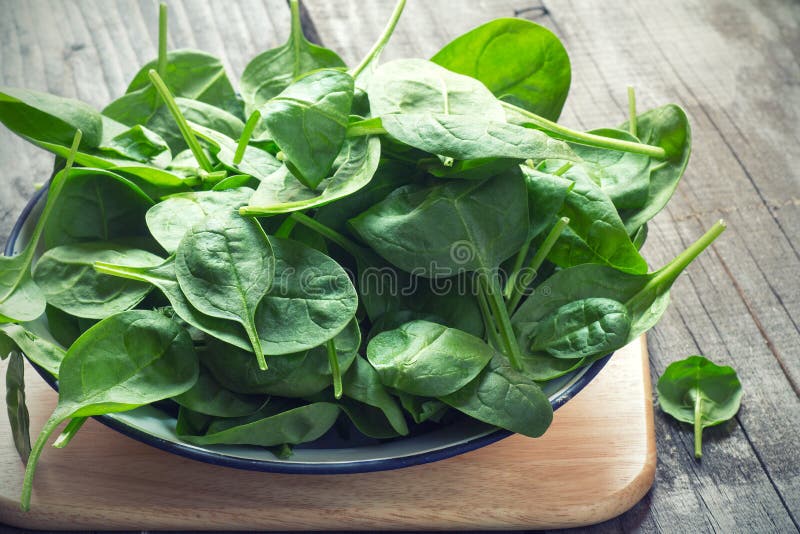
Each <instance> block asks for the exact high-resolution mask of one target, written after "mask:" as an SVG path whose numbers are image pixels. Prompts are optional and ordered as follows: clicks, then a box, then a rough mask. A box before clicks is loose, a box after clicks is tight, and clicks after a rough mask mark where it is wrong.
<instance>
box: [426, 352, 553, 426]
mask: <svg viewBox="0 0 800 534" xmlns="http://www.w3.org/2000/svg"><path fill="white" fill-rule="evenodd" d="M440 400H442V401H444V402H445V403H447V404H448V405H450V406H452V407H453V408H455V409H456V410H458V411H460V412H463V413H465V414H467V415H469V416H470V417H473V418H475V419H477V420H479V421H483V422H484V423H489V424H490V425H495V426H499V427H500V428H505V429H506V430H511V431H512V432H517V433H518V434H522V435H524V436H529V437H532V438H536V437H539V436H541V435H542V434H544V431H545V430H547V427H549V426H550V422H551V421H552V420H553V407H552V406H551V405H550V401H549V400H548V399H547V396H546V395H545V394H544V393H543V392H542V389H541V388H540V387H539V386H538V385H537V384H536V382H534V381H533V380H531V379H530V378H528V377H526V376H525V375H524V374H522V373H520V372H518V371H515V370H514V369H513V368H512V367H511V366H510V365H509V363H508V361H507V360H506V359H505V358H503V357H501V356H499V355H495V356H494V357H493V358H492V359H491V361H490V362H489V364H488V365H487V366H486V367H485V368H484V369H483V371H482V372H481V373H480V374H479V375H478V376H477V377H476V378H475V379H474V380H472V381H471V382H470V383H469V384H467V385H466V386H464V387H462V388H460V389H458V390H457V391H455V392H453V393H451V394H449V395H445V396H440Z"/></svg>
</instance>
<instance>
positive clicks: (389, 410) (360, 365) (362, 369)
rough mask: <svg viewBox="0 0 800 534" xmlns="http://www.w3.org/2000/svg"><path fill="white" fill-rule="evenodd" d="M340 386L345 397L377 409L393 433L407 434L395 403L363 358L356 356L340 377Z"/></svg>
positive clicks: (405, 425)
mask: <svg viewBox="0 0 800 534" xmlns="http://www.w3.org/2000/svg"><path fill="white" fill-rule="evenodd" d="M342 385H343V388H344V394H345V395H346V396H347V397H349V398H351V399H354V400H357V401H359V402H361V403H363V404H366V405H368V406H372V407H374V408H378V409H379V410H380V411H382V412H383V414H384V416H385V418H386V419H387V420H388V421H389V424H390V425H391V426H392V429H393V430H394V431H395V432H397V433H398V434H400V435H401V436H405V435H406V434H408V425H407V424H406V420H405V417H403V412H402V411H401V410H400V407H399V406H398V405H397V401H395V400H394V399H393V398H392V396H391V395H390V394H389V392H388V391H386V388H385V387H383V384H382V383H381V378H380V376H379V374H378V373H377V371H375V369H374V368H373V367H372V366H371V365H370V364H369V362H368V361H367V360H365V359H364V358H363V357H361V356H356V360H355V362H354V363H353V365H352V366H351V367H350V370H349V371H347V373H345V374H344V376H343V377H342ZM356 426H358V425H356Z"/></svg>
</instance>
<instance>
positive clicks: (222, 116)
mask: <svg viewBox="0 0 800 534" xmlns="http://www.w3.org/2000/svg"><path fill="white" fill-rule="evenodd" d="M175 103H176V104H177V105H178V109H180V111H181V113H182V114H183V116H184V117H185V118H186V120H187V121H189V122H191V123H192V124H197V125H200V126H203V127H205V128H209V129H211V130H213V131H216V132H219V133H220V135H225V136H227V137H232V138H238V137H239V136H240V135H242V131H243V130H244V123H243V122H242V120H241V119H240V118H239V117H237V116H235V115H232V114H230V113H228V112H227V111H225V110H222V109H220V108H217V107H214V106H212V105H210V104H206V103H204V102H200V101H197V100H191V99H189V98H180V97H176V98H175ZM147 125H148V127H150V128H151V129H153V130H155V131H157V132H158V133H160V134H161V135H162V136H163V137H164V139H165V140H166V141H167V143H169V146H170V148H172V150H173V151H175V152H179V151H181V150H183V149H185V148H187V144H186V141H185V140H184V138H183V135H182V134H181V132H180V130H179V128H178V126H177V125H176V124H175V120H174V119H173V117H172V115H171V114H170V112H169V110H168V109H167V108H166V107H165V106H164V107H161V108H159V109H158V111H157V112H156V113H155V114H154V115H153V116H152V117H150V120H148V121H147Z"/></svg>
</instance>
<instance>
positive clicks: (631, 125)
mask: <svg viewBox="0 0 800 534" xmlns="http://www.w3.org/2000/svg"><path fill="white" fill-rule="evenodd" d="M637 130H638V127H637V124H636V92H635V91H634V90H633V86H632V85H629V86H628V131H629V132H630V133H631V135H632V136H634V137H636V131H637Z"/></svg>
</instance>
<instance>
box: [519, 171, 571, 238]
mask: <svg viewBox="0 0 800 534" xmlns="http://www.w3.org/2000/svg"><path fill="white" fill-rule="evenodd" d="M521 169H522V173H523V175H524V176H525V186H526V187H527V190H528V212H529V214H530V228H529V230H530V231H529V234H528V235H529V237H536V236H537V235H539V234H541V233H542V232H543V231H545V230H546V229H547V228H548V227H550V226H551V225H552V224H553V223H554V222H555V221H556V219H557V218H558V213H559V212H560V211H561V208H562V206H563V205H564V201H565V200H566V198H567V195H568V194H569V192H570V191H572V188H573V187H575V182H573V181H572V180H567V179H566V178H562V177H561V176H557V175H555V174H549V173H544V172H540V171H537V170H535V169H531V168H530V167H528V166H527V165H522V166H521Z"/></svg>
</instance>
